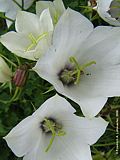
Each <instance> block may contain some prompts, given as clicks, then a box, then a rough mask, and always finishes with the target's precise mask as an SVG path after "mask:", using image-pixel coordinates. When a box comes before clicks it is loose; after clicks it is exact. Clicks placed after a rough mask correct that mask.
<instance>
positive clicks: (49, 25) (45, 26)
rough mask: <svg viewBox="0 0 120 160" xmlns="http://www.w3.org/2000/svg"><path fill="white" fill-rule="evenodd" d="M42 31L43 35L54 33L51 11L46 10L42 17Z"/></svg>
mask: <svg viewBox="0 0 120 160" xmlns="http://www.w3.org/2000/svg"><path fill="white" fill-rule="evenodd" d="M40 30H41V33H44V32H49V31H53V22H52V18H51V16H50V12H49V9H45V10H44V11H43V12H42V13H41V15H40Z"/></svg>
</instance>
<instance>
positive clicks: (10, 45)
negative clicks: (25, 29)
mask: <svg viewBox="0 0 120 160" xmlns="http://www.w3.org/2000/svg"><path fill="white" fill-rule="evenodd" d="M11 37H12V38H11ZM0 42H1V43H2V44H3V45H4V46H5V47H6V48H7V49H9V50H10V51H11V52H13V53H16V54H17V53H18V51H20V52H23V51H24V50H25V49H26V46H28V45H29V43H30V41H29V40H27V39H26V37H25V35H23V34H19V33H16V32H13V31H11V32H8V33H6V34H4V35H3V36H1V37H0Z"/></svg>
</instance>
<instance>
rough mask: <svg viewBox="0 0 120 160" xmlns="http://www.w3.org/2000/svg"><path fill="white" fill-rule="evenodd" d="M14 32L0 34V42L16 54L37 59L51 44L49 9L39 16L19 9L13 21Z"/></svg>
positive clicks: (51, 30) (51, 29) (51, 27)
mask: <svg viewBox="0 0 120 160" xmlns="http://www.w3.org/2000/svg"><path fill="white" fill-rule="evenodd" d="M15 28H16V32H14V31H10V32H8V33H6V34H4V35H2V36H1V38H0V42H1V43H2V44H3V45H4V46H5V47H6V48H7V49H8V50H10V51H11V52H13V53H14V54H16V55H17V56H20V57H23V58H26V59H30V60H38V59H39V58H40V56H42V55H43V54H44V53H46V51H47V50H48V48H49V47H50V45H51V39H52V32H53V23H52V18H51V16H50V13H49V9H45V10H44V11H43V12H42V13H41V15H40V17H38V16H37V15H35V14H33V13H29V12H25V11H20V12H19V13H18V14H17V17H16V21H15Z"/></svg>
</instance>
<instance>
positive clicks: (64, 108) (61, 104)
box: [33, 94, 75, 117]
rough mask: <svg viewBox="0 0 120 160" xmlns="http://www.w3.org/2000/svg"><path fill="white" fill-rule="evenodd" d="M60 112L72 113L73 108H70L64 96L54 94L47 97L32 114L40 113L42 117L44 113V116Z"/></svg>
mask: <svg viewBox="0 0 120 160" xmlns="http://www.w3.org/2000/svg"><path fill="white" fill-rule="evenodd" d="M48 106H49V107H48ZM55 106H56V107H55ZM61 112H68V113H74V112H75V109H74V108H72V107H71V105H70V104H69V103H68V102H67V101H66V100H65V99H64V98H62V97H60V96H59V95H57V94H56V95H55V96H53V97H52V98H49V99H48V100H47V101H46V102H44V103H43V104H42V106H41V107H40V108H39V109H38V110H37V111H36V112H35V113H34V114H33V116H37V115H38V116H39V115H40V114H41V115H42V116H43V117H44V115H46V117H47V115H48V117H49V116H52V115H53V116H54V115H56V113H61Z"/></svg>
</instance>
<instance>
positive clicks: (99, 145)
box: [93, 142, 120, 147]
mask: <svg viewBox="0 0 120 160" xmlns="http://www.w3.org/2000/svg"><path fill="white" fill-rule="evenodd" d="M118 143H119V144H120V142H118ZM113 145H116V142H111V143H106V144H95V145H93V146H95V147H104V146H113Z"/></svg>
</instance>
